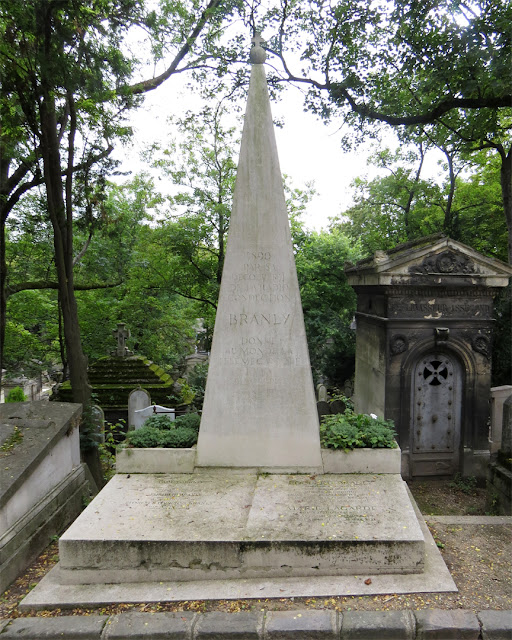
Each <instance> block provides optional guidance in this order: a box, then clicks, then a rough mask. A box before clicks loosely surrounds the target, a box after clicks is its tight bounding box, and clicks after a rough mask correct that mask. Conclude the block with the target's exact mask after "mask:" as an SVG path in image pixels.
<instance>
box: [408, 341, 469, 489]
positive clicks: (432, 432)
mask: <svg viewBox="0 0 512 640" xmlns="http://www.w3.org/2000/svg"><path fill="white" fill-rule="evenodd" d="M462 384H463V377H462V367H461V365H460V363H459V361H458V360H456V359H455V358H454V357H451V356H447V355H446V354H444V353H436V352H432V353H429V354H427V355H425V356H422V357H421V358H420V359H419V360H418V362H417V364H416V367H415V368H414V372H413V379H412V387H413V393H412V394H411V397H412V405H413V406H412V411H411V414H412V424H411V431H412V437H411V443H412V446H411V475H413V476H433V475H452V474H454V473H456V472H457V471H458V470H459V455H460V451H459V450H460V439H461V404H462Z"/></svg>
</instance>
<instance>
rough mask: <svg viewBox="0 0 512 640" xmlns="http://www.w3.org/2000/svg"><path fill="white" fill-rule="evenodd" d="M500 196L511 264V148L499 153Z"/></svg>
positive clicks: (511, 262) (510, 262)
mask: <svg viewBox="0 0 512 640" xmlns="http://www.w3.org/2000/svg"><path fill="white" fill-rule="evenodd" d="M500 155H501V171H500V181H501V195H502V197H503V209H504V211H505V219H506V221H507V229H508V262H509V264H512V146H511V147H510V149H509V152H508V154H507V153H505V150H504V149H503V152H502V153H501V152H500Z"/></svg>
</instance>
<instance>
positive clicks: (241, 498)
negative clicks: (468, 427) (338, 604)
mask: <svg viewBox="0 0 512 640" xmlns="http://www.w3.org/2000/svg"><path fill="white" fill-rule="evenodd" d="M423 562H424V537H423V534H422V532H421V528H420V526H419V524H418V521H417V518H416V516H415V514H414V510H413V508H412V505H411V502H410V500H409V497H408V495H407V490H406V488H405V484H404V483H403V481H402V480H401V478H400V477H399V476H395V475H385V476H371V475H356V476H348V475H330V474H326V475H318V476H308V475H256V474H246V473H244V474H233V473H229V472H226V473H218V472H202V473H196V474H174V475H149V474H147V475H146V474H140V475H132V476H130V475H122V474H118V475H117V476H115V477H114V478H113V479H112V480H111V481H110V483H109V484H108V486H107V487H106V488H105V489H104V490H103V491H102V492H101V493H100V494H99V495H98V496H97V497H96V498H95V499H94V500H93V502H92V503H91V504H90V505H89V506H88V508H87V509H86V510H85V511H84V512H83V513H82V514H81V515H80V516H79V518H78V519H77V520H76V521H75V522H74V523H73V525H72V526H71V527H70V528H69V529H68V531H66V533H65V534H64V535H63V536H62V538H61V540H60V572H61V579H62V581H63V582H68V583H77V584H78V583H80V584H87V583H95V582H110V583H122V582H145V581H148V580H205V579H206V580H209V579H212V580H213V579H220V578H265V577H272V578H276V577H297V576H312V575H315V576H319V575H350V574H354V573H358V572H371V573H373V574H380V573H386V574H389V573H399V574H405V573H419V572H421V571H422V568H423Z"/></svg>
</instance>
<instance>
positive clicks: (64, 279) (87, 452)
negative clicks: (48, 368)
mask: <svg viewBox="0 0 512 640" xmlns="http://www.w3.org/2000/svg"><path fill="white" fill-rule="evenodd" d="M39 27H40V29H41V34H42V35H43V43H44V44H43V46H44V49H45V52H47V53H48V54H49V50H50V45H51V38H52V29H51V8H50V7H49V6H48V5H47V6H46V11H43V12H42V14H41V23H40V25H39ZM45 71H46V70H45V69H44V67H43V69H42V73H41V97H40V100H39V105H38V106H39V123H40V136H41V152H42V158H43V172H44V182H45V186H46V199H47V206H48V214H49V217H50V221H51V223H52V227H53V245H54V249H55V269H56V272H57V282H58V287H59V289H58V291H59V298H60V307H61V311H62V321H63V327H64V342H65V346H66V355H67V360H68V367H69V379H70V383H71V390H72V398H73V401H74V402H79V403H81V404H82V405H83V408H84V417H83V419H82V423H81V425H80V432H81V433H80V435H81V445H82V447H81V449H82V457H83V459H84V462H86V463H87V464H88V466H89V468H90V471H91V473H92V474H93V477H94V480H95V482H96V484H97V485H98V488H101V487H102V486H103V484H104V480H103V474H102V473H101V463H100V458H99V450H98V446H97V442H95V439H94V435H95V434H94V433H92V432H91V427H92V425H91V422H90V420H87V416H88V415H89V414H90V411H89V408H90V403H91V387H90V386H89V381H88V379H87V363H86V359H85V357H84V353H83V350H82V342H81V340H80V325H79V322H78V309H77V304H76V298H75V292H74V287H73V217H72V210H71V207H70V206H69V204H70V203H69V202H68V207H66V201H65V196H64V193H65V189H64V184H63V180H62V162H61V155H60V145H59V136H58V124H57V116H56V103H55V96H54V94H53V92H52V90H51V86H52V85H51V81H50V80H49V78H47V77H46V73H45ZM70 142H72V134H71V138H70ZM71 171H72V169H71V167H69V160H68V171H67V176H68V178H67V179H68V182H67V183H66V194H69V190H70V182H69V181H70V180H71Z"/></svg>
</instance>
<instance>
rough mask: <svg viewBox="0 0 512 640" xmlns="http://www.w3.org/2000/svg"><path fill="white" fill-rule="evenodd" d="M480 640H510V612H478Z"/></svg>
mask: <svg viewBox="0 0 512 640" xmlns="http://www.w3.org/2000/svg"><path fill="white" fill-rule="evenodd" d="M477 616H478V619H479V620H480V624H481V625H482V640H510V638H512V611H480V612H479V613H478V614H477Z"/></svg>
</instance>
